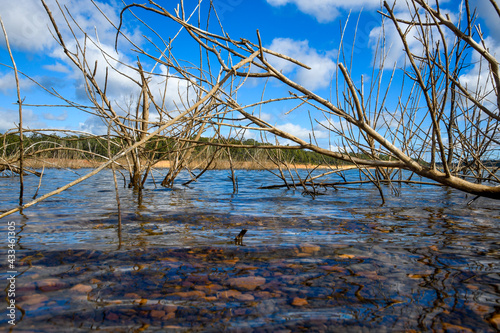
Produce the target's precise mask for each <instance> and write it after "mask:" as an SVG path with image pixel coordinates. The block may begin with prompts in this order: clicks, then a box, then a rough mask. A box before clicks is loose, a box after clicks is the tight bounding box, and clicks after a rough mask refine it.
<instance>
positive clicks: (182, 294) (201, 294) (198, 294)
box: [172, 290, 206, 298]
mask: <svg viewBox="0 0 500 333" xmlns="http://www.w3.org/2000/svg"><path fill="white" fill-rule="evenodd" d="M172 295H176V296H180V297H182V298H190V297H205V296H206V294H205V293H204V292H203V291H199V290H193V291H179V292H177V293H173V294H172Z"/></svg>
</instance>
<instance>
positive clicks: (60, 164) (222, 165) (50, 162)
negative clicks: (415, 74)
mask: <svg viewBox="0 0 500 333" xmlns="http://www.w3.org/2000/svg"><path fill="white" fill-rule="evenodd" d="M103 163H104V162H100V161H96V160H87V159H69V158H40V159H36V160H28V161H26V162H25V167H28V168H30V169H42V168H53V169H84V168H98V167H99V166H101V165H102V164H103ZM118 163H119V164H120V165H121V166H122V168H126V165H127V162H126V161H118ZM143 164H144V165H145V164H146V163H143ZM171 164H172V163H171V162H170V161H158V162H156V163H155V164H154V165H153V168H155V169H169V168H170V167H171ZM205 166H206V163H204V162H203V161H200V162H199V163H196V162H191V163H190V165H188V166H187V168H188V169H203V168H204V167H205ZM282 167H283V166H282ZM288 167H289V168H290V169H309V170H312V169H338V170H340V169H345V170H347V169H352V168H357V167H356V166H354V165H316V164H306V163H299V164H294V163H289V164H288ZM230 169H231V165H230V163H229V161H227V160H219V161H214V162H213V163H212V165H211V166H210V167H209V168H208V170H230ZM233 169H236V170H274V169H278V167H277V166H276V165H275V164H274V163H272V162H270V161H262V162H256V161H233Z"/></svg>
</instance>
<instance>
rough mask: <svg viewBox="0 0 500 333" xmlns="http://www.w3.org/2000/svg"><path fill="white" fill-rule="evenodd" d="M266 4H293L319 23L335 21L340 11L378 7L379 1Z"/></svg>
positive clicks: (276, 2) (277, 0)
mask: <svg viewBox="0 0 500 333" xmlns="http://www.w3.org/2000/svg"><path fill="white" fill-rule="evenodd" d="M267 2H268V3H269V4H270V5H271V6H275V7H279V6H284V5H287V4H293V5H295V6H297V8H298V9H299V10H300V11H301V12H303V13H306V14H308V15H311V16H314V17H315V18H316V20H318V22H321V23H326V22H331V21H333V20H335V19H336V18H337V17H338V16H339V15H340V14H341V13H342V11H350V10H359V9H361V8H364V9H372V8H377V7H380V0H350V1H345V0H267Z"/></svg>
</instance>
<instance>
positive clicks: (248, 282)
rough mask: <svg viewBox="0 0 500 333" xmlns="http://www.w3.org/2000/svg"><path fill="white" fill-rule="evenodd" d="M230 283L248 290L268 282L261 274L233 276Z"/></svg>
mask: <svg viewBox="0 0 500 333" xmlns="http://www.w3.org/2000/svg"><path fill="white" fill-rule="evenodd" d="M228 282H229V285H230V286H232V287H237V288H241V289H247V290H255V289H256V288H257V287H260V286H262V285H263V284H265V283H266V279H265V278H263V277H260V276H246V277H240V278H232V279H229V280H228Z"/></svg>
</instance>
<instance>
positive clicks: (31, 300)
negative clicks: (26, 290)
mask: <svg viewBox="0 0 500 333" xmlns="http://www.w3.org/2000/svg"><path fill="white" fill-rule="evenodd" d="M48 300H49V298H48V297H47V296H45V295H42V294H31V295H29V296H23V297H20V298H19V302H20V303H22V304H23V305H35V304H40V303H43V302H46V301H48Z"/></svg>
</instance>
